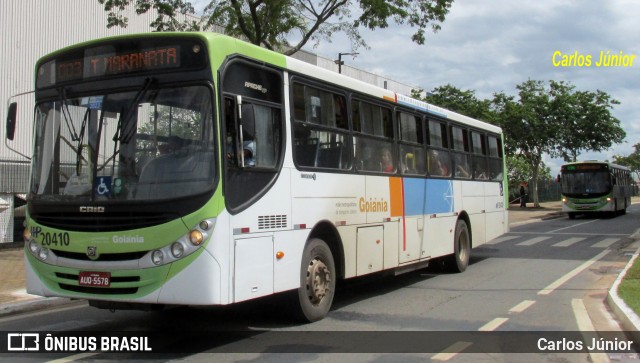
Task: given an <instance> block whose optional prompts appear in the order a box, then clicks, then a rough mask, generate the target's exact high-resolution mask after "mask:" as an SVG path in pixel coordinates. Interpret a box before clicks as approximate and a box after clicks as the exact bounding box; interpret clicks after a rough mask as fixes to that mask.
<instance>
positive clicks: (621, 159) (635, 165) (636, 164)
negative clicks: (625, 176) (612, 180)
mask: <svg viewBox="0 0 640 363" xmlns="http://www.w3.org/2000/svg"><path fill="white" fill-rule="evenodd" d="M633 147H634V148H635V151H634V152H632V153H631V154H629V155H627V156H622V155H616V156H614V157H613V162H614V163H616V164H620V165H624V166H626V167H628V168H629V169H631V172H632V173H635V174H636V179H640V144H635V145H633Z"/></svg>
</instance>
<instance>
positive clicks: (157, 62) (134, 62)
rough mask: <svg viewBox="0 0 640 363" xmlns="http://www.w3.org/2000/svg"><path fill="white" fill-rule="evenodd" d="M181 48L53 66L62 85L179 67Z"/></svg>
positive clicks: (107, 56) (100, 56) (81, 60)
mask: <svg viewBox="0 0 640 363" xmlns="http://www.w3.org/2000/svg"><path fill="white" fill-rule="evenodd" d="M179 54H180V48H179V47H178V46H169V47H163V48H156V49H145V50H141V51H136V52H128V53H124V54H113V53H111V54H100V55H96V56H87V57H84V59H75V60H70V61H65V62H58V63H57V64H56V66H55V67H56V81H57V82H65V81H71V80H77V79H82V78H94V77H100V76H108V75H119V74H124V73H136V72H143V71H150V70H157V69H164V68H173V67H179V66H180V57H179Z"/></svg>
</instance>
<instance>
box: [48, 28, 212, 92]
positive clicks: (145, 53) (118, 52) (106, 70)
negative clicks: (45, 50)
mask: <svg viewBox="0 0 640 363" xmlns="http://www.w3.org/2000/svg"><path fill="white" fill-rule="evenodd" d="M204 49H205V48H204V45H203V44H202V43H201V42H200V41H199V40H197V39H193V38H174V37H168V38H165V39H160V38H138V39H123V40H115V41H105V42H104V43H103V44H100V43H95V44H92V45H90V46H87V47H79V48H75V49H69V50H68V51H65V52H63V53H59V54H56V55H55V56H53V57H50V58H48V59H46V60H44V61H42V63H40V64H39V65H38V70H37V72H38V73H37V78H36V86H37V88H45V87H49V86H54V85H57V84H61V83H69V82H77V81H84V80H95V79H100V78H112V77H121V76H130V75H137V74H144V73H156V72H164V71H171V70H176V69H181V70H182V69H184V70H196V69H201V68H202V67H204V66H205V65H206V64H207V58H206V52H205V51H204Z"/></svg>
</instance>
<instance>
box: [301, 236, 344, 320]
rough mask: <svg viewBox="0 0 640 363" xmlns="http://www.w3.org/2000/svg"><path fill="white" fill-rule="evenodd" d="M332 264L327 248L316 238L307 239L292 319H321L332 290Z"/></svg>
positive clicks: (333, 285)
mask: <svg viewBox="0 0 640 363" xmlns="http://www.w3.org/2000/svg"><path fill="white" fill-rule="evenodd" d="M336 278H337V276H336V267H335V263H334V261H333V255H332V253H331V249H329V246H327V244H326V243H325V242H324V241H323V240H321V239H318V238H314V239H311V240H309V242H308V243H307V245H306V247H305V248H304V252H303V254H302V263H301V266H300V288H298V293H297V294H296V295H297V300H298V301H297V304H295V305H297V306H296V309H294V314H295V318H297V320H299V321H302V322H308V323H311V322H314V321H318V320H321V319H322V318H324V317H325V316H326V315H327V313H328V312H329V309H330V308H331V304H332V303H333V296H334V294H335V290H336Z"/></svg>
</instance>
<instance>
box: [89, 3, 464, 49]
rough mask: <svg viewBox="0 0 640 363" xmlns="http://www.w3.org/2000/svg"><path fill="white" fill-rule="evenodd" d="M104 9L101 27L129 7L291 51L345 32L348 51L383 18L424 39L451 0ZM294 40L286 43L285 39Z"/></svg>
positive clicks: (163, 20)
mask: <svg viewBox="0 0 640 363" xmlns="http://www.w3.org/2000/svg"><path fill="white" fill-rule="evenodd" d="M98 2H99V3H100V4H102V5H104V10H105V11H107V12H108V13H109V15H108V18H107V27H113V26H121V27H126V25H127V23H128V20H129V19H127V18H126V17H125V16H123V15H122V13H121V12H122V11H124V10H125V9H126V8H127V7H129V6H134V8H135V10H136V13H138V14H144V13H146V12H148V11H149V10H152V9H153V10H156V11H157V12H158V17H157V18H156V19H155V20H154V22H153V23H152V24H151V26H152V27H153V28H155V29H156V30H157V31H186V30H210V29H212V27H213V26H214V25H218V26H221V27H223V28H224V29H225V32H226V33H227V34H229V35H232V36H243V37H245V38H246V39H248V40H249V41H250V42H251V43H253V44H257V45H261V46H264V47H265V48H268V49H273V50H282V49H284V48H288V50H287V51H285V52H284V53H285V54H293V53H295V52H297V51H298V50H300V49H301V48H302V47H303V46H304V45H305V44H307V43H308V42H310V41H312V42H314V44H315V45H317V44H318V43H319V42H320V41H321V40H328V41H331V37H332V36H333V35H334V34H335V33H338V32H342V33H344V34H346V35H347V36H348V38H349V40H350V41H351V47H352V50H355V49H357V48H359V47H366V46H367V45H366V42H365V41H364V39H363V38H362V36H361V35H360V29H361V28H367V29H371V30H373V29H378V28H386V27H388V26H389V21H393V22H395V23H397V24H408V25H410V26H411V27H414V28H417V31H416V32H415V33H414V34H413V35H412V37H411V39H412V40H413V41H414V42H416V43H418V44H424V42H425V30H426V29H427V28H428V27H431V29H432V30H433V31H434V32H436V31H438V30H439V29H440V23H442V22H443V21H444V19H445V16H446V15H447V13H448V12H449V8H450V7H451V4H452V2H453V0H413V1H410V0H389V1H382V0H358V1H354V0H315V1H314V0H269V1H265V0H230V1H225V0H211V2H210V3H209V4H208V5H207V6H206V7H205V9H204V14H203V17H202V21H200V22H196V21H194V20H185V21H179V20H178V15H179V14H190V13H193V12H194V8H193V5H192V4H191V3H190V2H188V1H185V0H98ZM293 38H296V39H298V40H297V42H296V43H295V44H290V43H289V42H288V39H293Z"/></svg>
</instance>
